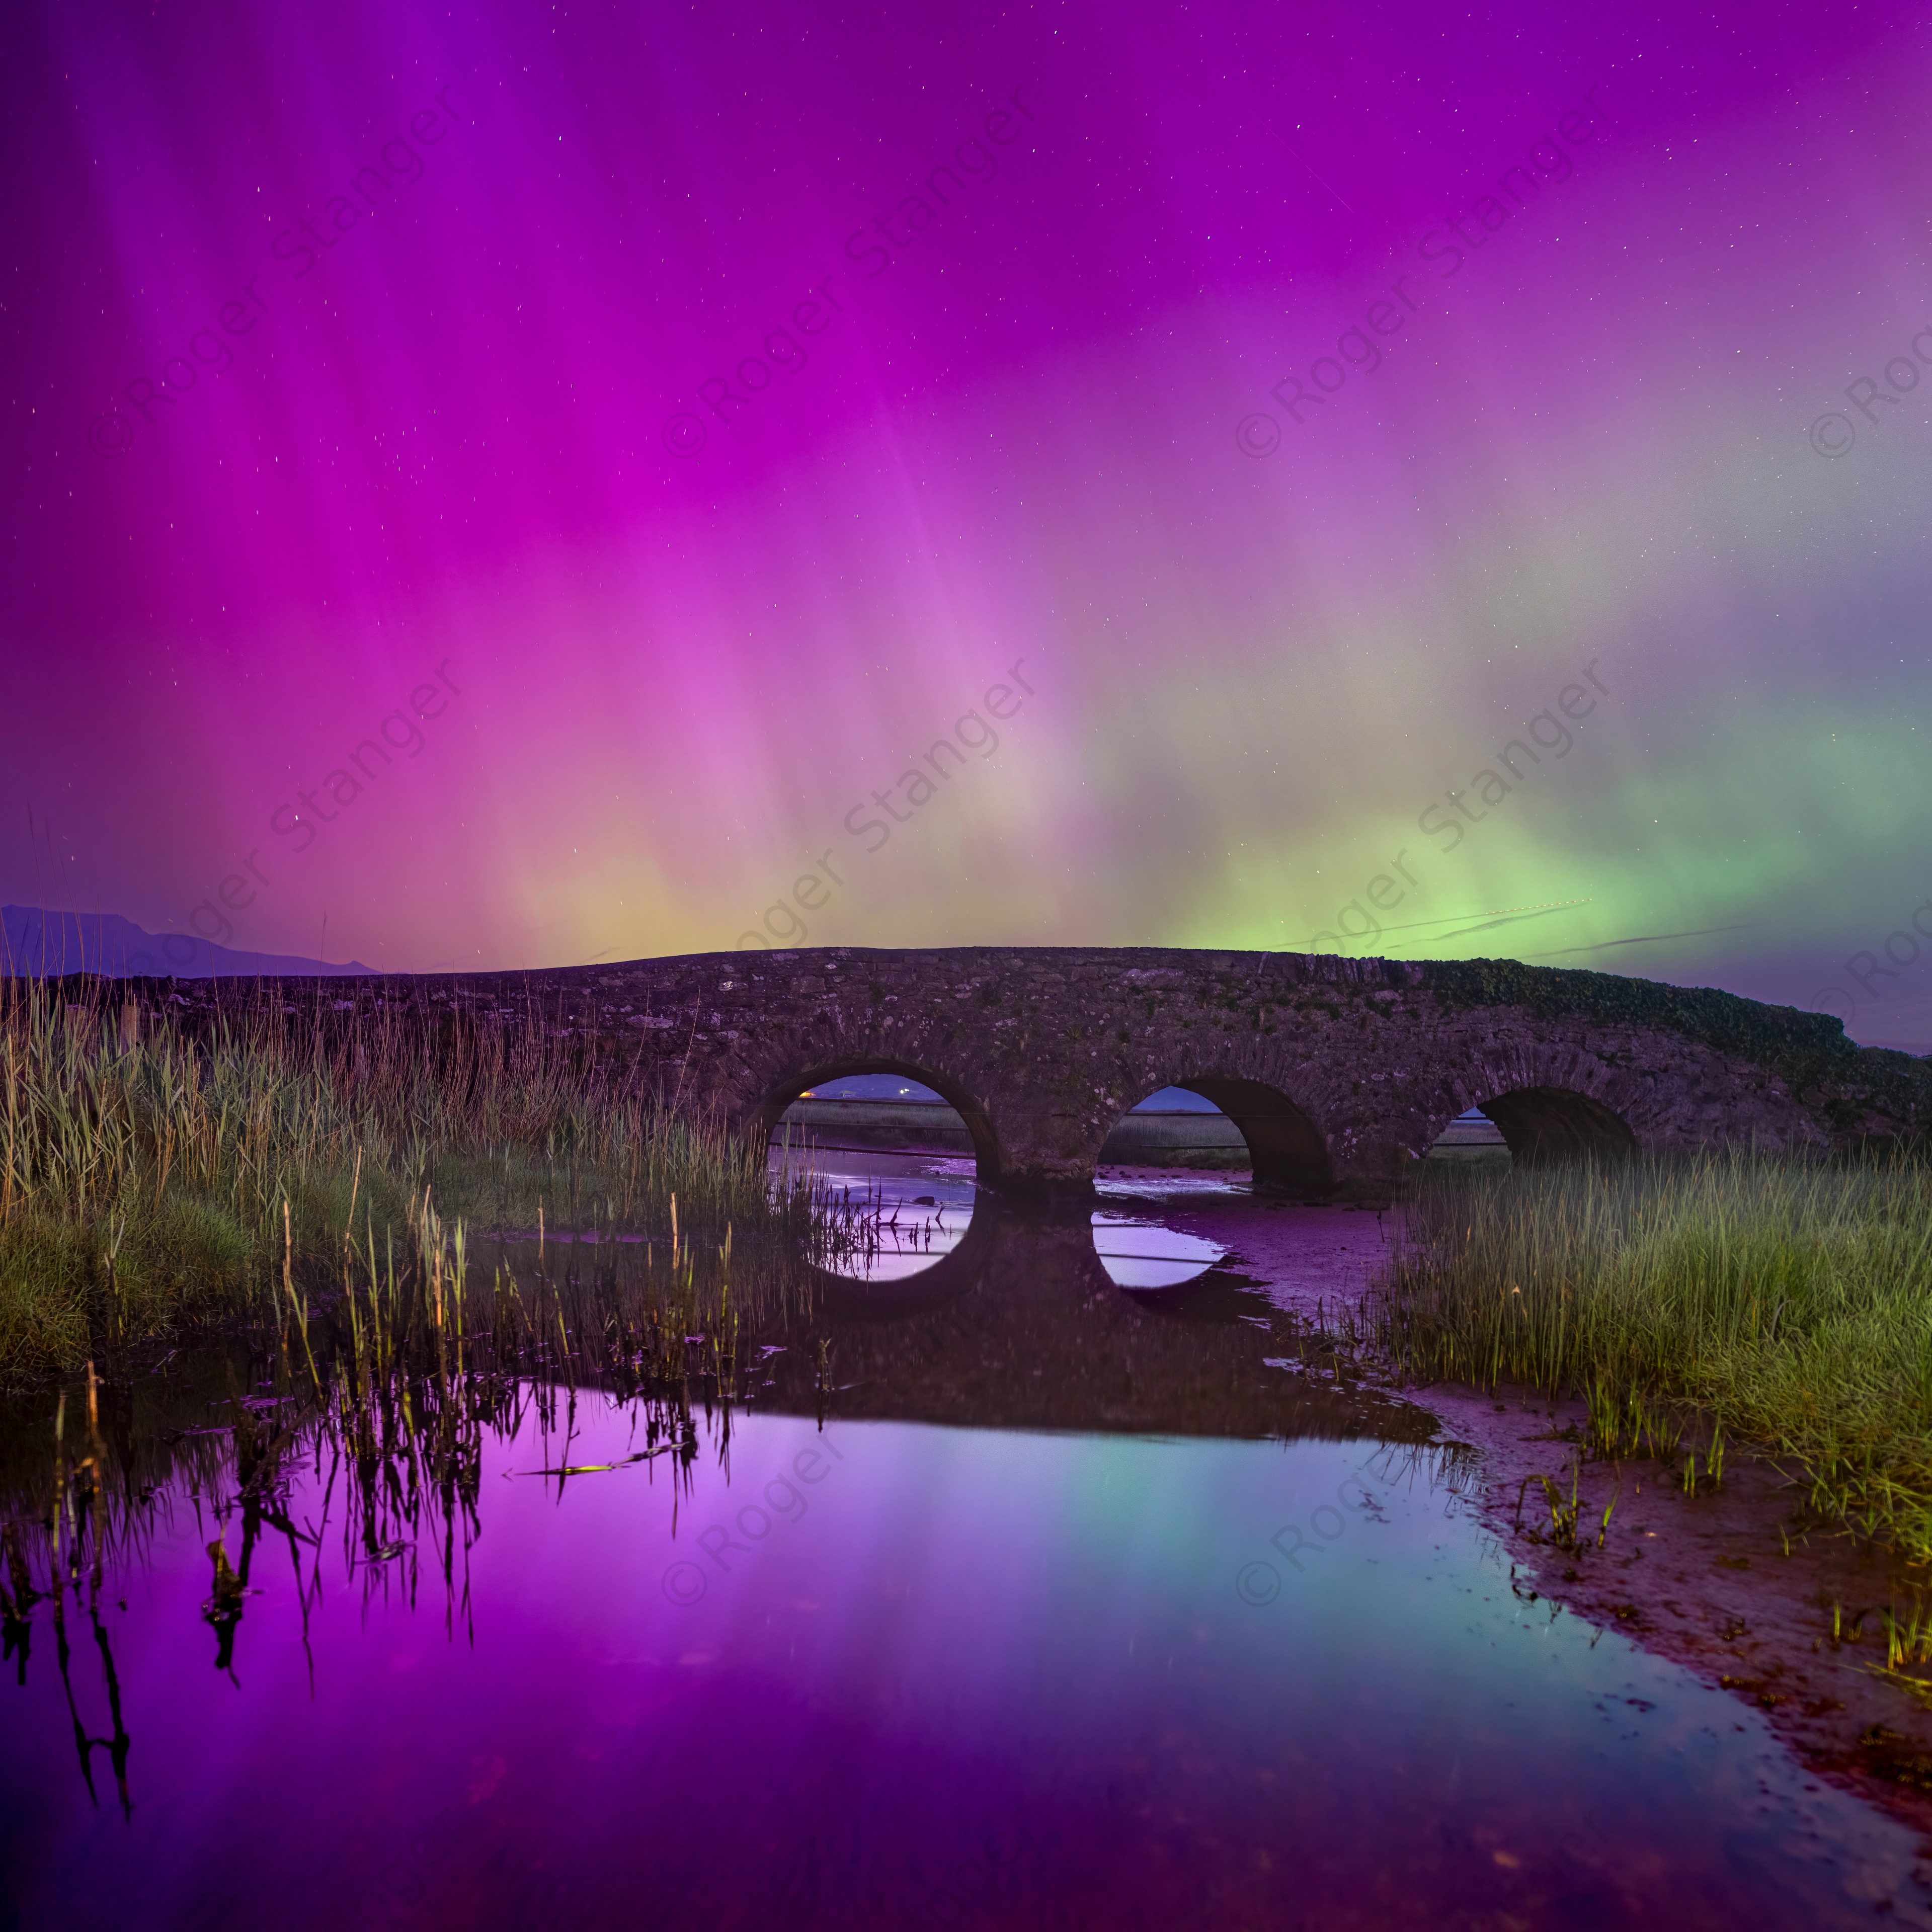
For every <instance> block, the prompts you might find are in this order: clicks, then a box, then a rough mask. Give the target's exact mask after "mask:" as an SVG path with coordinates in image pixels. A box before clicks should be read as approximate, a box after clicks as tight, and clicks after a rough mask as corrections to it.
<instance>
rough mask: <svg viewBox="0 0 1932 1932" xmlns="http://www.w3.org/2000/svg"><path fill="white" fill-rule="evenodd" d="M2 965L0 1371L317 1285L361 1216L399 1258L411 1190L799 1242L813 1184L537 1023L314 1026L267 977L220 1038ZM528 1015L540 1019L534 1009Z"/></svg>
mask: <svg viewBox="0 0 1932 1932" xmlns="http://www.w3.org/2000/svg"><path fill="white" fill-rule="evenodd" d="M71 986H72V983H65V984H63V983H55V982H51V981H40V980H13V981H11V982H5V983H0V992H5V994H6V995H7V1001H6V1004H5V1010H4V1012H0V1376H10V1377H18V1376H22V1375H25V1374H31V1373H43V1372H46V1371H49V1370H57V1369H60V1368H62V1367H73V1366H74V1365H75V1364H78V1363H79V1362H80V1361H82V1360H83V1358H86V1356H87V1355H89V1354H90V1353H95V1352H101V1350H102V1349H105V1348H107V1347H109V1346H116V1345H119V1344H123V1343H126V1342H127V1341H129V1340H132V1339H135V1338H138V1337H146V1336H153V1335H156V1334H163V1333H165V1332H168V1331H172V1330H174V1329H175V1328H180V1327H181V1326H183V1325H193V1324H196V1323H198V1322H210V1321H219V1320H223V1319H233V1318H236V1317H239V1316H248V1315H250V1314H254V1313H259V1312H260V1310H262V1309H263V1307H264V1306H265V1305H266V1304H272V1301H273V1299H274V1296H275V1292H276V1291H277V1289H278V1285H279V1283H280V1282H281V1277H282V1274H283V1271H284V1268H285V1267H287V1268H289V1269H290V1270H291V1271H292V1278H293V1280H296V1281H308V1280H311V1278H312V1277H315V1276H317V1274H318V1272H320V1275H321V1277H322V1278H323V1280H324V1282H325V1283H326V1282H328V1281H329V1280H332V1279H333V1277H334V1276H335V1272H336V1268H337V1264H338V1262H339V1260H340V1258H341V1255H342V1253H343V1250H344V1244H345V1240H346V1238H347V1232H348V1231H349V1230H350V1228H351V1227H352V1226H354V1227H356V1228H357V1229H359V1230H361V1231H362V1232H363V1233H364V1234H365V1235H368V1238H371V1239H374V1240H378V1241H380V1239H381V1238H383V1236H384V1233H385V1231H386V1230H387V1231H391V1232H392V1236H393V1238H394V1239H395V1240H396V1241H400V1242H401V1243H402V1244H403V1245H404V1247H405V1248H406V1249H407V1247H409V1245H410V1243H411V1242H412V1241H413V1240H414V1239H415V1233H414V1232H413V1231H415V1230H416V1229H417V1228H418V1227H419V1223H420V1220H421V1216H422V1211H423V1209H424V1208H425V1205H430V1204H433V1205H434V1210H435V1211H436V1212H437V1214H438V1215H439V1216H440V1217H442V1218H443V1220H446V1221H448V1222H449V1223H455V1222H456V1221H457V1220H463V1221H464V1222H466V1223H468V1224H469V1226H470V1228H471V1229H472V1231H475V1232H481V1231H487V1230H491V1229H505V1228H514V1229H535V1228H536V1227H538V1226H539V1224H540V1223H544V1222H545V1221H546V1220H547V1224H548V1226H550V1228H552V1229H556V1228H559V1227H562V1228H571V1229H605V1230H610V1231H615V1230H618V1229H626V1230H632V1231H637V1232H646V1233H649V1234H654V1235H668V1234H669V1232H670V1223H671V1219H672V1214H673V1205H672V1204H673V1200H675V1202H676V1204H677V1208H678V1211H679V1212H680V1213H681V1214H682V1217H683V1223H684V1227H685V1229H686V1230H687V1231H692V1232H695V1231H703V1230H711V1229H715V1230H717V1231H718V1232H722V1231H723V1230H724V1229H725V1227H726V1226H727V1225H730V1226H735V1227H736V1230H737V1233H738V1238H739V1240H740V1241H743V1240H744V1239H745V1238H747V1237H748V1236H757V1235H772V1236H777V1237H782V1238H786V1239H787V1240H790V1241H794V1242H796V1241H799V1240H801V1239H803V1240H806V1241H809V1240H811V1238H812V1236H813V1232H814V1229H815V1228H816V1227H817V1224H818V1222H819V1220H820V1217H819V1216H818V1215H817V1212H816V1211H815V1209H814V1190H813V1187H812V1186H811V1184H810V1182H809V1181H807V1182H806V1184H804V1185H802V1186H800V1187H793V1188H790V1189H787V1190H782V1191H781V1192H780V1193H778V1194H776V1195H775V1194H774V1193H773V1192H772V1189H771V1187H770V1186H769V1183H768V1181H767V1178H766V1165H765V1160H764V1157H763V1151H762V1150H757V1151H754V1150H752V1149H750V1148H746V1147H745V1146H743V1145H740V1144H739V1143H738V1142H735V1141H734V1140H733V1139H731V1138H730V1136H728V1135H727V1133H725V1132H724V1130H723V1128H722V1127H721V1126H720V1125H718V1124H717V1123H716V1122H715V1121H709V1120H706V1119H703V1118H691V1117H689V1116H688V1115H687V1114H681V1113H679V1112H677V1111H676V1096H675V1095H670V1096H667V1095H664V1094H658V1093H656V1092H647V1091H641V1090H640V1089H639V1088H637V1087H636V1086H635V1085H632V1084H630V1083H629V1082H628V1081H627V1079H626V1078H625V1074H624V1073H623V1071H622V1070H621V1069H617V1068H613V1067H611V1066H610V1065H609V1064H600V1063H599V1062H598V1061H596V1060H595V1058H592V1056H591V1055H589V1052H587V1051H586V1050H584V1049H582V1048H581V1047H580V1046H577V1045H575V1044H574V1043H571V1042H569V1041H562V1042H559V1040H557V1039H556V1037H555V1030H554V1029H553V1028H549V1027H547V1026H545V1025H542V1024H541V1023H538V1024H532V1025H529V1026H527V1027H526V1028H524V1029H523V1033H522V1035H521V1037H520V1040H519V1041H517V1042H514V1043H506V1041H505V1037H503V1036H502V1034H476V1033H474V1032H469V1033H457V1032H455V1031H452V1032H450V1033H449V1034H445V1035H443V1036H441V1037H428V1038H425V1037H423V1036H422V1034H421V1033H420V1032H416V1033H412V1032H411V1031H409V1030H408V1029H407V1028H405V1027H404V1026H402V1025H391V1024H388V1023H386V1022H383V1021H382V1020H380V1019H377V1018H374V1017H372V1018H371V1019H370V1020H369V1021H368V1023H367V1024H366V1025H363V1024H361V1023H360V1021H361V1016H360V1015H358V1022H359V1023H358V1024H355V1025H350V1026H348V1027H346V1028H340V1029H338V1030H336V1031H333V1032H332V1033H331V1034H329V1035H328V1036H327V1037H325V1036H324V1035H323V1034H322V1033H321V1032H320V1031H311V1032H309V1033H308V1034H303V1033H301V1032H299V1031H296V1030H295V1029H294V1028H293V1027H292V1026H291V1025H290V1024H289V1023H288V1022H287V1019H286V1018H285V1016H284V1010H283V1008H282V1006H281V1001H280V999H279V997H278V996H277V995H275V993H274V991H273V989H265V991H264V992H263V994H262V995H261V996H260V998H258V999H257V1001H256V1003H255V1005H254V1009H253V1010H251V1011H249V1012H248V1013H245V1014H244V1015H243V1016H242V1017H241V1018H239V1019H238V1020H237V1021H236V1022H235V1023H234V1024H233V1025H232V1026H231V1027H229V1028H228V1029H227V1030H226V1031H223V1032H222V1033H220V1034H217V1035H216V1036H214V1037H212V1038H210V1039H207V1040H189V1039H185V1038H183V1037H180V1036H178V1034H175V1033H173V1032H172V1031H169V1030H168V1029H166V1028H159V1029H156V1028H152V1027H150V1028H148V1030H147V1031H146V1032H145V1037H143V1035H142V1031H141V1029H139V1028H138V1027H137V1026H136V1016H135V1013H134V1010H133V1008H132V1007H130V1006H126V1005H124V1004H122V1002H121V1000H120V998H119V997H118V992H116V990H115V989H113V988H112V987H111V986H109V985H108V984H107V983H101V982H95V983H92V987H91V989H89V988H87V987H83V989H82V997H80V998H78V999H77V998H74V996H73V992H72V990H71ZM535 1018H536V1019H538V1021H539V1022H540V1021H541V1016H535Z"/></svg>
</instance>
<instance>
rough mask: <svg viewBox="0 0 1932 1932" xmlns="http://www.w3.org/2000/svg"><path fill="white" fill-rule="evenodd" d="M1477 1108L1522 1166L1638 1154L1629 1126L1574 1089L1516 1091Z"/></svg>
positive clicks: (1634, 1137) (1527, 1088)
mask: <svg viewBox="0 0 1932 1932" xmlns="http://www.w3.org/2000/svg"><path fill="white" fill-rule="evenodd" d="M1475 1106H1476V1109H1477V1111H1478V1112H1479V1113H1481V1114H1483V1115H1486V1116H1487V1118H1489V1119H1490V1120H1492V1121H1494V1122H1495V1123H1496V1126H1497V1127H1498V1129H1499V1130H1500V1131H1501V1133H1502V1137H1503V1139H1504V1140H1505V1142H1507V1143H1508V1147H1509V1151H1510V1159H1511V1161H1512V1162H1513V1163H1515V1164H1516V1165H1517V1166H1539V1165H1547V1164H1548V1163H1553V1162H1556V1161H1564V1160H1599V1161H1602V1160H1628V1158H1629V1157H1630V1156H1631V1155H1632V1154H1634V1153H1636V1151H1637V1136H1636V1134H1635V1133H1634V1132H1633V1131H1632V1130H1631V1126H1630V1124H1629V1122H1628V1121H1626V1120H1625V1118H1623V1116H1622V1115H1621V1114H1618V1113H1616V1112H1613V1111H1612V1110H1611V1109H1610V1108H1608V1107H1607V1106H1604V1103H1603V1102H1602V1101H1601V1100H1597V1099H1595V1097H1592V1095H1590V1094H1584V1093H1580V1092H1579V1091H1577V1089H1576V1088H1573V1087H1515V1088H1510V1089H1509V1090H1508V1091H1506V1092H1504V1093H1501V1094H1492V1095H1491V1096H1490V1098H1488V1099H1487V1100H1478V1101H1477V1102H1476V1103H1475Z"/></svg>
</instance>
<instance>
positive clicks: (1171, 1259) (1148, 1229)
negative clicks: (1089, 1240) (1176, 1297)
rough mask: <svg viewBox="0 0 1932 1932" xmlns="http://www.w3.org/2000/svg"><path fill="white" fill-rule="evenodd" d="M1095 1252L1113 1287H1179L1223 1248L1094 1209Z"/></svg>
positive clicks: (1151, 1223) (1139, 1219)
mask: <svg viewBox="0 0 1932 1932" xmlns="http://www.w3.org/2000/svg"><path fill="white" fill-rule="evenodd" d="M1094 1253H1096V1254H1097V1255H1098V1256H1100V1265H1101V1266H1102V1267H1103V1268H1105V1269H1106V1271H1107V1274H1108V1277H1109V1279H1110V1280H1112V1282H1113V1283H1114V1285H1115V1286H1116V1287H1117V1288H1178V1287H1179V1286H1181V1283H1183V1282H1184V1281H1192V1280H1194V1279H1195V1278H1196V1276H1198V1275H1202V1274H1206V1273H1207V1271H1208V1270H1209V1269H1210V1268H1212V1267H1213V1266H1214V1264H1215V1263H1216V1262H1218V1261H1219V1260H1220V1259H1221V1257H1222V1256H1223V1255H1224V1254H1226V1253H1227V1250H1226V1249H1225V1248H1224V1247H1222V1246H1221V1245H1220V1243H1219V1242H1217V1241H1208V1239H1206V1238H1205V1237H1204V1236H1202V1235H1189V1234H1184V1233H1183V1232H1181V1230H1180V1229H1178V1228H1169V1227H1166V1226H1163V1224H1162V1223H1160V1222H1158V1221H1150V1220H1145V1219H1143V1218H1142V1217H1140V1216H1139V1215H1134V1214H1113V1213H1110V1212H1109V1211H1108V1210H1106V1208H1097V1209H1095V1211H1094Z"/></svg>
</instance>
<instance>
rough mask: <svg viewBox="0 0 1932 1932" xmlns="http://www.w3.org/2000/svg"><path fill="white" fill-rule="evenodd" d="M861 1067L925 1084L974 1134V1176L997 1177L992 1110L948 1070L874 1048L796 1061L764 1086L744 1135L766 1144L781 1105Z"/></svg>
mask: <svg viewBox="0 0 1932 1932" xmlns="http://www.w3.org/2000/svg"><path fill="white" fill-rule="evenodd" d="M859 1073H892V1074H896V1075H897V1076H898V1077H899V1078H900V1079H902V1080H916V1081H917V1082H919V1084H920V1085H922V1086H924V1087H930V1088H932V1091H934V1092H935V1094H938V1096H939V1097H940V1098H941V1100H944V1102H945V1103H946V1104H947V1106H949V1107H950V1108H951V1109H953V1112H955V1113H956V1114H957V1115H959V1118H960V1119H961V1120H962V1121H965V1124H966V1130H967V1132H968V1133H970V1134H971V1136H972V1137H973V1154H974V1159H975V1160H976V1161H977V1163H978V1166H979V1178H980V1180H981V1181H986V1182H989V1183H990V1182H992V1181H996V1180H998V1178H999V1176H1000V1173H1001V1157H1000V1139H999V1136H998V1133H995V1131H994V1127H993V1123H992V1117H991V1115H989V1113H988V1112H987V1110H986V1106H984V1104H983V1103H982V1102H981V1101H980V1100H979V1098H978V1097H977V1095H975V1094H972V1093H971V1092H970V1091H968V1089H967V1088H965V1086H964V1085H962V1084H961V1082H959V1081H958V1080H956V1079H954V1078H953V1076H952V1075H950V1074H948V1073H941V1072H939V1071H938V1070H937V1069H936V1068H934V1067H927V1066H925V1065H922V1064H920V1063H919V1062H918V1061H911V1060H900V1059H894V1058H881V1057H880V1056H879V1055H874V1054H844V1055H838V1056H837V1057H836V1058H831V1059H826V1060H815V1061H803V1062H801V1063H800V1064H799V1066H798V1067H797V1069H796V1070H795V1071H793V1072H791V1073H785V1074H783V1075H781V1076H780V1077H779V1078H778V1080H777V1082H775V1084H774V1085H772V1086H770V1087H769V1088H767V1089H766V1093H765V1097H764V1098H763V1100H761V1101H760V1103H758V1105H757V1106H756V1107H755V1108H753V1109H751V1110H749V1112H748V1114H747V1115H746V1119H745V1126H746V1130H747V1132H746V1139H748V1140H749V1141H750V1142H751V1145H753V1146H754V1147H757V1148H766V1149H769V1147H770V1145H771V1139H772V1133H773V1132H774V1131H775V1129H776V1128H777V1127H778V1122H779V1121H781V1119H782V1118H784V1111H785V1109H787V1107H789V1106H790V1105H791V1103H793V1101H794V1100H796V1099H797V1098H798V1097H799V1095H800V1094H802V1093H804V1092H805V1091H807V1090H808V1088H813V1087H823V1086H825V1085H828V1084H829V1082H832V1081H834V1080H843V1079H846V1078H847V1076H850V1075H853V1074H859Z"/></svg>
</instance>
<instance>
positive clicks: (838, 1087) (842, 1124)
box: [766, 1073, 979, 1282]
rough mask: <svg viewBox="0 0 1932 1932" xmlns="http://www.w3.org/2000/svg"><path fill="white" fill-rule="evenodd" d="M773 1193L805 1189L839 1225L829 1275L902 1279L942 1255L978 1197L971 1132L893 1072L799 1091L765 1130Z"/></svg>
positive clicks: (931, 1095) (957, 1238) (935, 1097)
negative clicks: (835, 1255)
mask: <svg viewBox="0 0 1932 1932" xmlns="http://www.w3.org/2000/svg"><path fill="white" fill-rule="evenodd" d="M766 1166H767V1169H768V1170H769V1173H770V1175H771V1178H772V1185H773V1187H809V1188H810V1189H811V1190H813V1191H814V1193H816V1194H817V1196H819V1198H820V1200H821V1201H822V1202H823V1203H824V1205H826V1208H828V1209H829V1210H830V1211H832V1213H833V1214H835V1215H836V1216H837V1217H838V1219H839V1220H840V1221H841V1223H842V1224H843V1229H842V1231H843V1233H844V1237H845V1238H844V1240H842V1241H841V1242H840V1243H839V1244H838V1247H839V1249H840V1250H841V1252H840V1255H839V1258H838V1260H837V1261H836V1262H835V1263H834V1264H833V1265H832V1269H831V1271H832V1272H833V1273H835V1274H840V1275H843V1276H844V1277H847V1279H849V1280H855V1281H865V1282H890V1281H902V1280H906V1279H907V1278H908V1277H910V1276H913V1275H916V1274H923V1273H924V1272H925V1271H926V1270H927V1269H929V1268H932V1267H934V1266H935V1265H937V1264H938V1262H941V1261H942V1260H943V1259H944V1258H945V1257H946V1256H947V1255H949V1254H950V1253H952V1252H953V1250H954V1249H955V1248H956V1247H958V1246H959V1244H960V1242H961V1241H962V1240H963V1239H964V1238H965V1234H966V1231H967V1229H968V1227H969V1226H971V1223H972V1220H973V1211H974V1203H975V1201H976V1199H977V1195H978V1191H979V1190H978V1188H977V1185H976V1183H975V1180H974V1175H975V1172H976V1169H977V1162H976V1160H975V1157H974V1151H973V1137H972V1134H971V1130H969V1129H968V1127H967V1124H966V1123H965V1121H964V1120H962V1118H960V1116H959V1114H958V1113H957V1112H955V1111H954V1109H953V1108H952V1107H950V1106H948V1105H947V1103H946V1101H945V1100H944V1099H943V1098H942V1097H941V1096H940V1095H939V1094H936V1093H935V1092H934V1091H933V1090H932V1088H930V1087H927V1086H925V1085H922V1083H921V1082H919V1081H916V1080H914V1079H911V1078H910V1076H905V1075H901V1074H897V1073H861V1074H848V1075H846V1076H843V1077H842V1078H840V1079H832V1080H826V1081H821V1082H819V1083H818V1084H817V1085H816V1086H814V1087H811V1088H807V1089H806V1090H805V1091H804V1092H803V1093H802V1094H799V1097H797V1098H796V1100H793V1102H792V1103H791V1104H790V1106H787V1108H786V1109H785V1110H784V1113H783V1114H782V1115H780V1117H779V1118H778V1124H777V1125H776V1126H775V1127H774V1128H773V1129H772V1137H771V1142H770V1145H769V1152H768V1154H767V1156H766Z"/></svg>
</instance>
